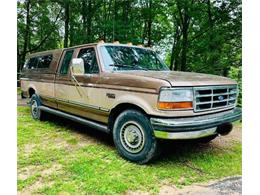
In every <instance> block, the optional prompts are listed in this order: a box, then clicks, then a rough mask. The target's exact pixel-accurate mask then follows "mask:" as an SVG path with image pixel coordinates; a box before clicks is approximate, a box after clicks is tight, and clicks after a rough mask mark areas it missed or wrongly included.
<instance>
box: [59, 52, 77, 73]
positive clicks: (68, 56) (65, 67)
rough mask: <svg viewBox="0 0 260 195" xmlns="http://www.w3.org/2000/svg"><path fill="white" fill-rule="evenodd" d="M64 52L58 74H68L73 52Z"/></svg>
mask: <svg viewBox="0 0 260 195" xmlns="http://www.w3.org/2000/svg"><path fill="white" fill-rule="evenodd" d="M65 52H66V53H65V55H64V57H63V61H62V64H61V69H60V74H68V71H69V65H70V62H71V59H72V55H73V52H74V50H68V51H65Z"/></svg>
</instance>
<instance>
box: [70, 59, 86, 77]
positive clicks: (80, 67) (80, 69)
mask: <svg viewBox="0 0 260 195" xmlns="http://www.w3.org/2000/svg"><path fill="white" fill-rule="evenodd" d="M71 73H72V75H75V76H76V75H84V74H85V68H84V61H83V59H82V58H73V59H72V62H71Z"/></svg>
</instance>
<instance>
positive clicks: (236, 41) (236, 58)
mask: <svg viewBox="0 0 260 195" xmlns="http://www.w3.org/2000/svg"><path fill="white" fill-rule="evenodd" d="M65 5H67V6H65ZM28 6H29V9H27V8H28ZM66 8H67V9H66ZM66 10H67V11H66ZM27 16H28V17H27ZM241 19H242V2H241V0H225V1H217V0H213V1H211V0H205V1H194V0H166V1H160V0H125V1H121V0H67V1H60V0H55V1H53V0H45V1H35V0H25V1H22V0H18V2H17V20H18V23H17V26H18V34H17V37H18V50H17V53H18V65H21V64H22V63H23V62H24V58H25V54H28V53H30V52H37V51H43V50H48V49H55V48H60V47H63V45H64V44H65V42H66V45H68V46H74V45H78V44H84V43H90V42H96V41H99V40H101V39H102V40H104V41H106V42H113V41H115V40H118V41H120V42H121V43H127V42H132V43H133V44H144V45H147V46H151V47H153V48H155V49H156V50H157V51H159V52H160V54H161V55H162V56H164V57H165V60H166V62H167V64H168V65H169V66H170V67H171V69H174V70H182V71H194V72H202V73H208V74H216V75H222V76H228V75H229V72H230V71H231V67H237V68H239V67H241V66H242V60H241V59H242V55H241V53H242V51H241V45H242V41H241V33H242V30H241V26H242V25H241ZM66 24H67V28H66ZM65 37H68V40H65ZM232 78H235V79H236V80H237V81H238V82H239V79H240V78H238V77H232Z"/></svg>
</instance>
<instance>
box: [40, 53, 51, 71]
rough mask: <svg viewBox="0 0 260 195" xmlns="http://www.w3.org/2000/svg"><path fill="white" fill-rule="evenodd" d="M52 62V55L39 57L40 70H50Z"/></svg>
mask: <svg viewBox="0 0 260 195" xmlns="http://www.w3.org/2000/svg"><path fill="white" fill-rule="evenodd" d="M51 61H52V55H46V56H42V57H39V63H38V68H49V66H50V64H51Z"/></svg>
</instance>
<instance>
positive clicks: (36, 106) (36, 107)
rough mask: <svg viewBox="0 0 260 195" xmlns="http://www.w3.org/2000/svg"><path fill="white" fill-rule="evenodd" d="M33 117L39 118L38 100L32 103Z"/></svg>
mask: <svg viewBox="0 0 260 195" xmlns="http://www.w3.org/2000/svg"><path fill="white" fill-rule="evenodd" d="M31 107H32V108H31V109H32V115H33V117H35V118H37V116H38V104H37V101H36V100H33V101H32V103H31Z"/></svg>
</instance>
